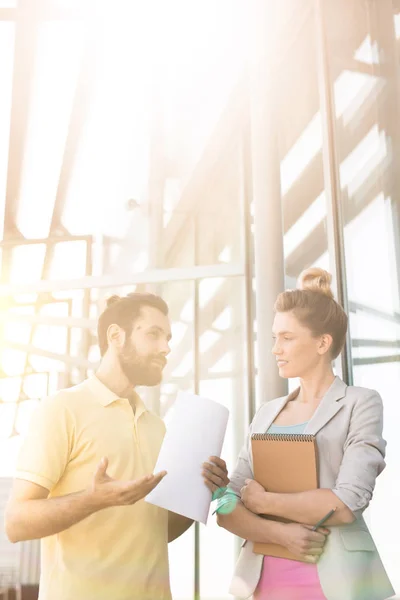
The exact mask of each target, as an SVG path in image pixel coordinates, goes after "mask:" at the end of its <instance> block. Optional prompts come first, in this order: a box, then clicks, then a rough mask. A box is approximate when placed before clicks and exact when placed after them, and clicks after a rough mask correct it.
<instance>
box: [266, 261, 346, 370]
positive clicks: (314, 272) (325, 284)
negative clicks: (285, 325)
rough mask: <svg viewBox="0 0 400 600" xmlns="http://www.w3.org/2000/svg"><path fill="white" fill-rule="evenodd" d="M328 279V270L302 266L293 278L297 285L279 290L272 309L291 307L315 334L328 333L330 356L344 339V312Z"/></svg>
mask: <svg viewBox="0 0 400 600" xmlns="http://www.w3.org/2000/svg"><path fill="white" fill-rule="evenodd" d="M331 281H332V276H331V274H330V273H328V272H327V271H324V270H323V269H318V268H311V269H306V270H305V271H303V272H302V273H301V275H300V277H299V278H298V280H297V289H296V290H287V291H286V292H282V293H281V294H279V296H278V298H277V300H276V302H275V306H274V309H275V312H289V311H292V312H293V313H294V315H295V317H296V318H297V319H298V320H299V321H300V323H301V324H302V325H304V326H305V327H308V329H310V330H311V332H312V334H313V336H315V337H319V336H320V335H324V334H327V333H328V334H329V335H331V336H332V347H331V356H332V359H334V358H336V357H337V356H338V355H339V354H340V352H341V350H342V348H343V346H344V343H345V341H346V333H347V315H346V313H345V312H344V310H343V308H342V307H341V306H340V305H339V304H338V303H337V302H336V300H335V299H334V297H333V293H332V290H331Z"/></svg>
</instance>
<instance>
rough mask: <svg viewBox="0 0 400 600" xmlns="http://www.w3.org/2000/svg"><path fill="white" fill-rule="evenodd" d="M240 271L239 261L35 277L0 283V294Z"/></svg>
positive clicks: (112, 285)
mask: <svg viewBox="0 0 400 600" xmlns="http://www.w3.org/2000/svg"><path fill="white" fill-rule="evenodd" d="M243 274H244V266H243V265H241V264H236V263H235V264H234V263H232V264H219V265H215V264H213V265H202V266H199V267H182V268H178V267H177V268H170V269H154V270H150V271H144V272H142V273H135V274H134V275H133V276H130V275H126V274H125V275H103V276H99V277H97V276H90V277H82V278H79V279H63V280H60V281H48V280H45V281H38V282H37V283H29V284H12V285H0V296H15V295H17V294H27V293H31V292H32V293H33V292H35V293H43V292H59V291H62V290H82V289H83V290H87V289H92V288H98V289H100V288H116V287H124V286H127V285H137V284H140V283H168V282H172V281H191V280H195V279H210V278H212V277H240V276H242V275H243Z"/></svg>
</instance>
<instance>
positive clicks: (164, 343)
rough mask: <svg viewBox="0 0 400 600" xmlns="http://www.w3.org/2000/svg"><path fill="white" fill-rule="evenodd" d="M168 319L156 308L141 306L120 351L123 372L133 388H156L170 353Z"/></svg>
mask: <svg viewBox="0 0 400 600" xmlns="http://www.w3.org/2000/svg"><path fill="white" fill-rule="evenodd" d="M170 339H171V326H170V323H169V319H168V317H167V316H165V315H164V314H163V313H162V312H161V311H159V310H158V309H157V308H153V307H151V306H143V307H142V309H141V312H140V316H139V317H138V318H137V319H136V321H135V322H134V324H133V329H132V334H131V336H130V337H129V338H126V340H125V343H124V346H123V348H122V349H121V350H120V351H119V361H120V365H121V368H122V371H123V372H124V374H125V375H126V377H127V378H128V380H129V382H130V383H131V384H132V385H148V386H152V385H158V384H159V383H161V380H162V372H163V369H164V367H165V365H166V364H167V356H168V354H169V353H170V351H171V349H170V347H169V342H170Z"/></svg>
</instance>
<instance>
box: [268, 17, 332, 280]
mask: <svg viewBox="0 0 400 600" xmlns="http://www.w3.org/2000/svg"><path fill="white" fill-rule="evenodd" d="M281 78H282V85H281V92H280V98H279V112H278V116H279V121H278V138H279V148H280V165H281V189H282V204H283V226H284V240H283V241H284V258H285V276H286V287H287V288H294V287H295V286H296V279H297V277H298V276H299V275H300V273H301V271H303V270H304V269H306V268H308V267H311V266H318V267H322V268H325V267H326V266H327V262H328V263H329V260H327V258H328V238H327V232H326V218H327V199H326V193H325V190H324V179H323V163H322V119H321V113H320V110H319V93H318V73H317V62H316V44H315V15H314V14H313V11H310V14H309V17H308V18H307V19H306V20H305V22H304V24H303V26H302V28H301V30H300V33H299V35H298V36H297V38H296V40H295V41H294V43H293V46H291V47H290V52H289V53H288V54H287V57H286V58H285V59H284V60H283V62H282V65H281ZM294 97H295V98H296V103H295V104H293V102H292V98H294ZM328 266H329V265H328Z"/></svg>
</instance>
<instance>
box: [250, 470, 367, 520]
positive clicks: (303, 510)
mask: <svg viewBox="0 0 400 600" xmlns="http://www.w3.org/2000/svg"><path fill="white" fill-rule="evenodd" d="M241 497H242V502H243V503H244V505H245V506H246V507H247V508H248V509H249V510H251V511H252V512H254V513H256V514H265V515H272V516H275V517H283V518H286V519H289V520H290V521H295V522H296V523H305V524H307V525H315V523H317V522H318V521H319V520H320V519H322V518H323V517H324V516H325V515H326V514H328V512H329V511H330V510H332V508H336V511H335V513H334V514H333V515H332V517H331V518H330V519H329V520H328V521H327V522H326V523H325V525H326V526H327V527H329V526H333V525H343V524H345V523H352V522H353V521H354V519H355V517H354V514H353V513H352V512H351V510H350V509H349V508H348V507H347V506H346V505H345V504H344V503H343V502H342V501H341V500H339V498H338V497H337V496H336V495H335V494H334V492H333V491H332V490H329V489H320V490H312V491H309V492H301V493H298V494H273V493H270V492H266V491H265V490H264V488H262V487H261V486H260V485H259V484H258V483H257V482H256V481H253V480H247V482H246V485H245V486H244V488H242V493H241Z"/></svg>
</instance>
